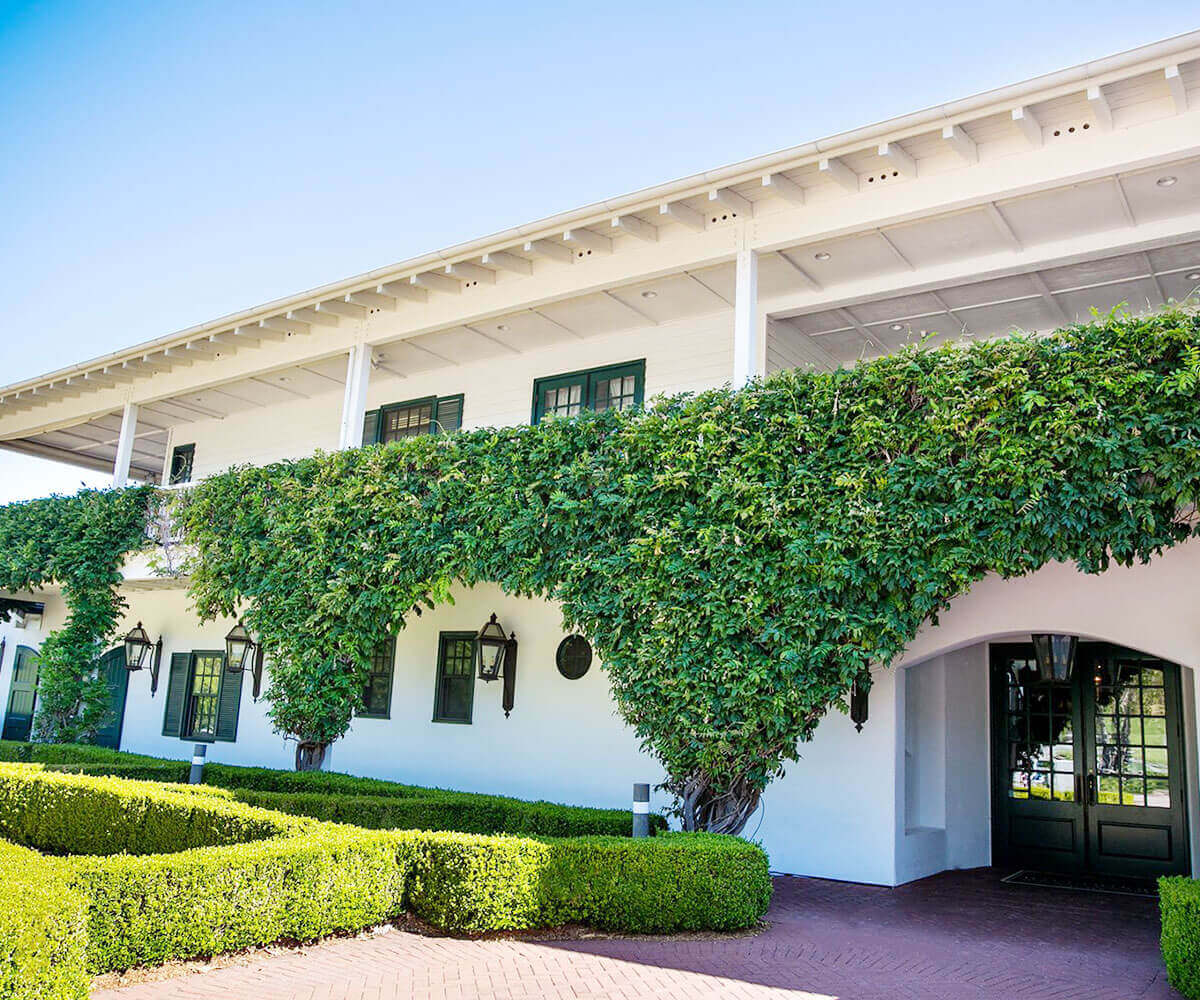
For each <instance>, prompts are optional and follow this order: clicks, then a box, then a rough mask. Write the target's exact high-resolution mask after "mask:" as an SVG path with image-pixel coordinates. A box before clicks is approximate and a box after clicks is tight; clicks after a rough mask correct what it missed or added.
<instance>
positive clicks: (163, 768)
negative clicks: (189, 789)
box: [44, 761, 192, 784]
mask: <svg viewBox="0 0 1200 1000" xmlns="http://www.w3.org/2000/svg"><path fill="white" fill-rule="evenodd" d="M44 766H45V768H46V770H47V771H59V772H61V773H63V774H90V775H108V776H109V777H112V778H132V779H133V780H135V781H159V782H172V783H175V784H186V783H187V780H188V776H189V774H190V773H191V769H192V765H191V764H190V763H187V762H181V763H175V762H174V761H162V762H161V763H158V764H126V763H124V762H120V763H111V764H108V763H95V764H46V765H44Z"/></svg>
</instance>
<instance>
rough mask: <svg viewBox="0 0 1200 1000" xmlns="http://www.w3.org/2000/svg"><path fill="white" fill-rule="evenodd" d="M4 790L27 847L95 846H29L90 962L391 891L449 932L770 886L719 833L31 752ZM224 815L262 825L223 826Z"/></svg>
mask: <svg viewBox="0 0 1200 1000" xmlns="http://www.w3.org/2000/svg"><path fill="white" fill-rule="evenodd" d="M0 800H2V802H3V806H2V808H0V832H3V833H4V834H5V835H6V836H16V837H19V838H21V839H23V840H24V841H25V843H27V844H28V845H29V846H31V847H36V848H40V849H50V850H58V851H63V852H66V853H69V854H77V852H78V851H79V850H80V849H81V848H82V849H86V850H88V851H90V852H91V853H90V854H84V855H77V856H73V857H68V858H65V859H62V860H59V859H52V858H51V859H47V858H43V857H41V856H38V860H39V861H40V862H41V863H43V864H46V865H50V866H57V867H56V868H55V869H54V870H56V871H58V872H60V873H62V874H61V878H62V879H63V880H64V883H63V884H65V885H68V886H69V887H70V889H71V891H74V892H77V893H78V894H79V895H80V896H82V898H83V900H84V901H85V902H84V906H85V908H86V912H87V919H86V928H87V966H88V969H89V971H90V972H92V973H93V974H96V973H100V972H106V971H112V970H116V969H124V968H129V967H131V966H134V965H146V964H154V963H160V962H163V961H167V960H170V959H185V958H193V957H197V956H201V955H210V954H214V953H217V952H221V951H229V950H234V949H238V948H244V947H249V946H252V945H256V944H267V943H270V942H272V941H276V940H279V939H280V938H292V939H298V940H310V939H313V938H317V937H321V936H323V935H326V934H330V933H333V932H335V931H342V930H357V929H361V928H363V927H367V926H370V925H373V924H376V923H380V922H383V921H385V920H388V919H391V918H393V917H395V916H397V915H399V914H400V913H401V912H403V911H404V910H405V909H409V910H411V911H412V912H414V913H416V914H417V915H418V916H420V917H422V918H423V919H425V920H427V921H428V922H429V923H431V924H433V925H435V926H438V927H440V928H442V929H445V930H448V931H453V932H466V933H481V932H486V931H497V930H513V929H521V928H533V927H539V926H550V925H557V924H562V923H576V922H577V923H587V924H591V925H593V926H596V927H601V928H605V929H609V930H623V931H636V932H668V931H674V930H700V929H732V928H738V927H747V926H751V925H753V924H754V923H755V922H756V921H757V920H758V919H759V918H760V917H761V916H762V914H763V913H764V912H765V910H766V907H767V905H768V903H769V901H770V896H771V881H770V876H769V874H768V870H767V858H766V855H765V854H764V853H763V851H762V850H761V848H759V847H757V846H756V845H754V844H749V843H747V842H745V841H742V840H739V839H737V838H732V837H714V836H708V835H695V834H686V835H685V834H667V835H664V836H660V837H656V838H647V839H640V840H634V839H631V838H629V837H577V838H544V839H533V838H528V837H511V836H482V835H475V834H466V833H456V832H440V831H439V832H426V831H416V830H364V829H361V828H358V827H351V826H344V825H340V824H335V823H328V822H321V821H318V820H315V819H308V818H301V817H295V816H290V815H286V814H284V813H280V812H273V811H268V810H264V809H259V808H256V807H254V806H251V805H249V804H247V803H243V802H237V801H231V800H230V799H229V798H228V797H227V795H226V794H225V793H222V792H216V793H215V794H214V793H212V792H205V791H203V790H200V789H191V790H184V789H183V788H177V787H176V788H173V787H171V786H162V785H156V784H153V783H149V782H141V781H130V780H126V779H120V778H112V777H99V778H98V777H90V776H86V775H71V774H63V773H58V772H54V771H49V770H46V769H44V768H42V767H40V766H38V765H37V764H25V765H21V764H3V765H0ZM234 830H240V831H242V832H243V833H245V834H246V835H248V836H255V837H257V838H258V839H255V840H252V841H250V842H244V843H225V842H224V838H226V837H228V836H230V835H231V831H234ZM97 831H99V832H97ZM104 833H107V834H108V835H109V836H111V838H112V847H111V849H112V850H125V851H129V852H130V853H125V854H111V855H108V856H105V855H103V854H102V853H101V852H100V851H99V850H98V848H99V846H100V841H101V838H102V835H103V834H104ZM143 835H144V836H146V837H148V838H149V839H150V840H152V841H153V844H154V846H155V849H156V850H158V851H159V852H165V851H167V850H169V849H170V844H169V843H168V841H169V839H170V838H171V837H172V836H174V837H177V838H178V840H179V846H181V847H185V848H187V845H191V844H193V843H195V841H196V840H197V839H198V838H200V837H201V835H203V836H204V837H208V838H209V839H210V842H214V846H204V847H190V848H188V849H183V850H179V851H177V852H175V853H152V854H151V853H133V852H137V851H143V852H144V851H145V848H146V844H145V843H140V842H139V840H138V838H139V837H140V836H143ZM216 842H220V843H216ZM14 849H15V850H20V849H19V848H14ZM26 875H27V873H26V872H24V871H18V870H16V869H13V868H11V867H9V868H5V869H0V879H2V880H3V882H4V884H3V885H0V893H4V894H7V895H13V894H16V893H19V892H21V891H22V890H23V888H24V886H25V879H26ZM68 896H69V893H64V898H67V897H68ZM61 937H62V935H61V934H59V935H52V936H51V938H50V940H59V938H61ZM2 960H3V961H4V962H5V963H8V965H9V966H11V967H5V968H0V977H2V976H3V975H6V974H10V973H12V972H13V969H14V968H16V962H17V959H15V958H14V959H12V960H11V961H10V960H9V959H8V958H3V959H2ZM0 982H3V979H2V978H0ZM4 995H5V994H3V993H0V996H4ZM21 996H22V1000H25V997H24V995H21ZM29 996H30V997H37V998H38V1000H41V997H40V995H38V994H29ZM61 996H62V997H64V998H65V997H69V996H71V994H69V993H66V994H61ZM46 997H47V1000H51V998H52V1000H59V998H60V994H54V993H51V994H47V995H46Z"/></svg>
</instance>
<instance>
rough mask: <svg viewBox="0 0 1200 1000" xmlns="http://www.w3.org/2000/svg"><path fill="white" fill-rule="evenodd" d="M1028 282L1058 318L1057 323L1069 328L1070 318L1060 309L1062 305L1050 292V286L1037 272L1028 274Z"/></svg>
mask: <svg viewBox="0 0 1200 1000" xmlns="http://www.w3.org/2000/svg"><path fill="white" fill-rule="evenodd" d="M1029 280H1030V281H1031V282H1032V283H1033V287H1034V288H1036V289H1037V290H1038V294H1039V295H1040V296H1041V297H1042V301H1043V302H1045V303H1046V304H1047V305H1048V306H1049V307H1050V309H1051V311H1053V313H1054V315H1055V316H1057V317H1058V322H1059V323H1061V324H1062V325H1063V326H1069V325H1070V323H1071V318H1070V317H1069V316H1068V315H1067V311H1066V310H1065V309H1064V308H1063V307H1062V303H1061V302H1059V301H1058V299H1056V298H1055V297H1054V293H1053V292H1052V291H1050V286H1049V285H1047V284H1046V279H1045V278H1043V277H1042V275H1041V273H1040V272H1038V271H1030V272H1029Z"/></svg>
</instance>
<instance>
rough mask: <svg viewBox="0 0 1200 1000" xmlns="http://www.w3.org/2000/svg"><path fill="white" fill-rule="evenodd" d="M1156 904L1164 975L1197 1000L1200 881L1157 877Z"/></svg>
mask: <svg viewBox="0 0 1200 1000" xmlns="http://www.w3.org/2000/svg"><path fill="white" fill-rule="evenodd" d="M1158 905H1159V910H1160V912H1161V915H1162V938H1161V942H1162V955H1163V962H1164V963H1165V964H1166V966H1167V979H1168V980H1170V983H1171V985H1172V986H1174V987H1175V989H1177V990H1178V991H1179V992H1180V993H1181V994H1183V995H1184V996H1185V997H1187V998H1188V1000H1200V881H1197V880H1196V879H1191V878H1185V877H1184V876H1182V875H1177V876H1174V877H1172V878H1160V879H1159V880H1158Z"/></svg>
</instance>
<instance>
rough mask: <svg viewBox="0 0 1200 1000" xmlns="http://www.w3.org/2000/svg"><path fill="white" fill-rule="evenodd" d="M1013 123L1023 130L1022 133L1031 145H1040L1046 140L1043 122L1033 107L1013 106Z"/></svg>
mask: <svg viewBox="0 0 1200 1000" xmlns="http://www.w3.org/2000/svg"><path fill="white" fill-rule="evenodd" d="M1012 123H1013V124H1014V125H1016V126H1017V128H1018V129H1020V130H1021V135H1023V136H1025V141H1026V142H1027V143H1029V145H1031V146H1040V145H1042V143H1044V142H1045V141H1046V140H1045V137H1044V136H1043V135H1042V124H1041V122H1039V121H1038V120H1037V115H1035V114H1034V113H1033V109H1032V108H1025V107H1021V108H1013V109H1012Z"/></svg>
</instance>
